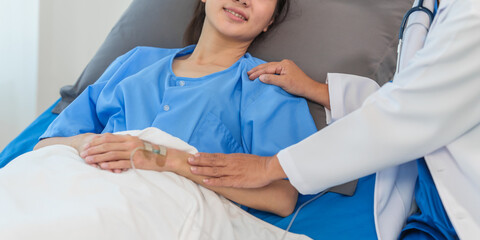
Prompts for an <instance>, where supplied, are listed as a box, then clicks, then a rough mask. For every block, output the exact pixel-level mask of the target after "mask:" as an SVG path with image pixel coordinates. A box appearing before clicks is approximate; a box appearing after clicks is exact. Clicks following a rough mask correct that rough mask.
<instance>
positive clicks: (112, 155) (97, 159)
mask: <svg viewBox="0 0 480 240" xmlns="http://www.w3.org/2000/svg"><path fill="white" fill-rule="evenodd" d="M123 159H130V152H129V151H111V152H106V153H103V154H97V155H90V156H87V157H86V158H85V161H86V162H87V163H89V164H91V163H101V162H110V161H118V160H123Z"/></svg>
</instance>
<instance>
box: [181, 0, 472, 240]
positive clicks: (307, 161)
mask: <svg viewBox="0 0 480 240" xmlns="http://www.w3.org/2000/svg"><path fill="white" fill-rule="evenodd" d="M479 45H480V1H478V0H441V3H440V5H439V8H438V11H437V14H436V16H435V19H434V21H433V23H432V25H431V28H430V31H429V33H428V36H427V39H426V41H425V45H424V47H423V48H422V49H421V50H420V51H418V52H417V54H416V55H415V56H414V57H413V58H412V59H411V61H410V62H409V64H408V65H407V66H405V67H404V69H403V70H402V71H401V72H400V73H399V74H397V75H396V76H395V78H394V80H393V82H392V83H387V84H385V85H384V86H383V87H381V88H380V89H378V91H375V86H374V85H372V84H371V83H368V80H366V79H361V78H359V80H358V79H357V80H353V79H351V78H350V77H349V76H346V75H335V74H329V76H328V83H329V84H328V85H323V84H320V83H317V82H315V81H313V80H311V79H310V78H309V77H308V76H306V75H305V74H304V73H303V72H302V71H301V70H300V69H299V68H298V67H297V66H296V65H295V64H294V63H292V62H291V61H282V62H279V63H269V64H266V65H262V66H259V67H257V68H255V69H252V71H250V72H249V74H250V77H251V79H254V78H255V77H256V76H260V79H261V80H262V81H264V82H266V83H270V84H275V85H278V86H280V87H282V88H284V89H285V90H287V91H289V92H291V93H292V94H297V95H300V96H304V97H306V98H310V99H311V100H313V101H317V102H319V103H320V104H322V105H324V106H325V107H326V108H331V111H330V112H328V113H329V115H330V116H329V117H330V118H329V119H327V121H329V122H332V123H331V124H330V125H329V126H328V127H326V128H324V129H322V130H321V131H319V132H318V133H316V134H314V135H312V136H310V137H309V138H307V139H305V140H303V141H302V142H300V143H298V144H296V145H293V146H291V147H288V148H286V149H284V150H282V151H280V152H279V153H278V154H277V155H276V156H272V157H259V156H253V155H244V154H233V155H223V154H205V153H202V154H199V155H197V156H195V157H194V158H191V159H189V162H190V164H191V165H192V172H193V173H195V174H199V175H204V176H206V178H205V179H204V182H205V183H206V184H208V185H211V186H234V187H245V188H252V187H261V186H265V185H267V184H269V183H271V182H272V181H275V180H277V179H282V178H286V177H288V178H289V180H290V181H291V183H292V184H293V186H294V187H295V188H297V189H298V191H299V192H300V193H303V194H313V193H318V192H320V191H323V190H325V189H328V188H329V187H332V186H335V185H338V184H342V183H345V182H348V181H351V180H354V179H357V178H360V177H363V176H366V175H368V174H371V173H374V172H377V179H376V186H375V213H374V214H375V221H376V224H377V226H376V227H377V234H378V237H379V238H383V239H394V238H397V237H398V236H399V235H398V234H400V230H401V228H402V226H403V224H404V220H405V218H406V217H407V216H408V214H409V211H410V204H408V203H409V202H411V199H412V192H413V185H412V179H414V178H415V177H416V172H415V170H414V168H412V165H417V163H418V171H419V172H418V174H419V180H418V181H417V184H416V186H415V198H416V202H417V205H418V206H419V208H420V210H418V211H417V212H416V213H414V214H413V215H412V216H410V218H409V219H408V221H407V225H406V227H404V228H403V231H402V232H401V238H404V239H408V238H412V239H422V238H421V237H423V238H425V239H450V238H457V237H460V238H461V239H478V236H480V47H478V46H479ZM334 80H335V81H334ZM352 87H353V88H352ZM370 93H371V94H370ZM366 95H369V96H368V97H363V96H366ZM363 98H366V100H365V101H364V102H363V104H361V105H360V106H355V104H354V100H363ZM349 112H351V113H350V114H348V115H347V116H345V117H343V116H344V115H346V114H347V113H349ZM416 159H419V160H418V161H417V163H416V162H415V161H413V162H412V160H416ZM398 165H401V167H396V166H398ZM432 179H433V183H431V184H429V181H432ZM435 187H436V188H435ZM437 191H438V192H437ZM442 205H443V206H442ZM450 222H451V223H450ZM452 224H453V227H452ZM457 235H458V236H457ZM442 237H443V238H442Z"/></svg>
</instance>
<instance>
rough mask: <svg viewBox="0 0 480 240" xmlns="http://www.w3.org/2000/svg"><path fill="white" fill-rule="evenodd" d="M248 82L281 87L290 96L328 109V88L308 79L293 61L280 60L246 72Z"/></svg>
mask: <svg viewBox="0 0 480 240" xmlns="http://www.w3.org/2000/svg"><path fill="white" fill-rule="evenodd" d="M248 76H249V78H250V80H255V79H257V78H259V79H260V81H262V82H264V83H267V84H273V85H276V86H279V87H281V88H282V89H283V90H285V91H287V92H288V93H290V94H293V95H297V96H300V97H304V98H307V99H309V100H311V101H313V102H316V103H319V104H321V105H322V106H324V107H326V108H329V109H330V100H329V94H328V86H327V84H324V83H319V82H316V81H315V80H313V79H312V78H310V77H309V76H308V75H307V74H305V72H303V71H302V69H300V68H299V67H298V66H297V65H296V64H295V63H294V62H293V61H291V60H282V61H281V62H270V63H264V64H260V65H258V66H257V67H255V68H253V69H252V70H250V71H248Z"/></svg>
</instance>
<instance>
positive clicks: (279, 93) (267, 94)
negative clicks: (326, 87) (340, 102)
mask: <svg viewBox="0 0 480 240" xmlns="http://www.w3.org/2000/svg"><path fill="white" fill-rule="evenodd" d="M256 81H258V80H256ZM259 84H261V85H262V86H259V88H263V89H264V91H263V92H262V93H261V94H260V95H259V96H258V97H256V99H255V100H254V101H253V102H252V103H250V104H249V105H248V107H246V110H245V111H244V112H243V113H242V142H243V146H244V152H246V153H251V154H255V155H260V156H272V155H275V154H276V153H277V152H278V151H279V150H281V149H283V148H285V147H288V146H290V145H292V144H295V143H297V142H299V141H301V140H302V139H305V138H306V137H308V136H310V135H312V134H313V133H315V132H316V131H317V129H316V127H315V123H314V121H313V118H312V116H311V115H310V112H309V110H308V105H307V102H306V101H305V99H303V98H299V97H295V96H292V95H290V94H288V93H286V92H284V91H283V90H282V89H280V88H279V87H276V86H266V85H264V84H263V83H259Z"/></svg>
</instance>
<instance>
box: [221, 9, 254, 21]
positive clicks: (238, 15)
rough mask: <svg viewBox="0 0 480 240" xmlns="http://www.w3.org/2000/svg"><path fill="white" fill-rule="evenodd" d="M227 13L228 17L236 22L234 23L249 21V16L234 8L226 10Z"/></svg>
mask: <svg viewBox="0 0 480 240" xmlns="http://www.w3.org/2000/svg"><path fill="white" fill-rule="evenodd" d="M223 10H224V11H225V13H226V14H227V16H228V17H230V19H232V20H234V21H237V22H246V21H248V17H247V15H246V14H245V13H244V12H242V11H240V10H238V9H234V8H224V9H223Z"/></svg>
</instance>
